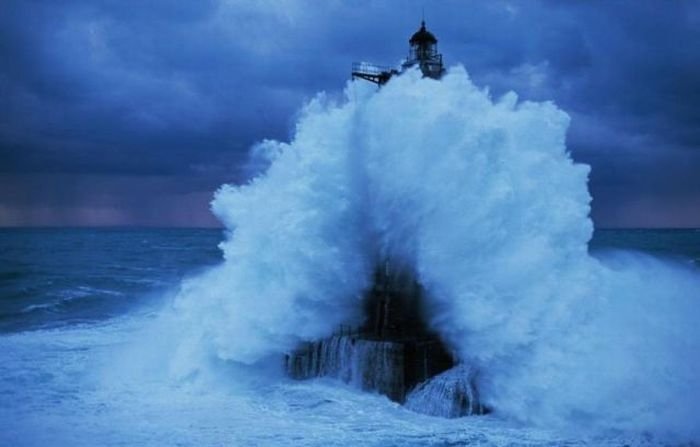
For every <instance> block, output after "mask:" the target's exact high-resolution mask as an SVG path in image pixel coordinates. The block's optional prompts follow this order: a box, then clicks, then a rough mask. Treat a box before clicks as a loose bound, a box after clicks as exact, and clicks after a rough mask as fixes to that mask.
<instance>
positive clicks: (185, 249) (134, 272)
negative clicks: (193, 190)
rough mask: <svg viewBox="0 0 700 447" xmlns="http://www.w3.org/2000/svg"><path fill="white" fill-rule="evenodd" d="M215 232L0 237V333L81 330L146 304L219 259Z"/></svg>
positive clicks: (19, 232)
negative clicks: (63, 327) (57, 328)
mask: <svg viewBox="0 0 700 447" xmlns="http://www.w3.org/2000/svg"><path fill="white" fill-rule="evenodd" d="M222 237H223V236H222V231H221V230H202V229H4V230H0V332H13V331H21V330H27V329H34V328H49V327H53V326H61V325H71V324H79V323H87V322H91V321H96V320H103V319H108V318H110V317H114V316H117V315H121V314H123V313H125V312H129V311H131V310H134V309H138V308H139V307H141V306H145V305H148V304H149V302H150V301H149V298H151V297H153V295H154V294H159V293H163V292H164V291H166V290H168V289H170V288H173V287H176V286H177V285H178V284H179V282H180V280H181V279H182V278H183V277H185V276H186V275H191V274H195V273H196V272H197V271H199V270H201V269H203V268H206V267H207V266H211V265H213V264H215V263H217V262H219V261H220V260H221V253H220V251H219V250H218V248H217V244H218V243H219V242H220V241H221V239H222Z"/></svg>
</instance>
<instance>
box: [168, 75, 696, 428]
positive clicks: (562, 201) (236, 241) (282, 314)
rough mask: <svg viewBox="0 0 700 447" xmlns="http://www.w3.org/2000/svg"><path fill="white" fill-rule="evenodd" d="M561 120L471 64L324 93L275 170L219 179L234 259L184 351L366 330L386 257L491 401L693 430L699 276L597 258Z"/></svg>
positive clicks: (263, 346)
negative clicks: (482, 77) (366, 300)
mask: <svg viewBox="0 0 700 447" xmlns="http://www.w3.org/2000/svg"><path fill="white" fill-rule="evenodd" d="M568 121H569V118H568V116H567V115H566V114H565V113H563V112H562V111H561V110H559V109H557V108H556V106H554V105H553V104H551V103H531V102H518V100H517V97H516V95H515V94H514V93H509V94H507V95H505V96H503V97H502V98H500V99H497V100H495V101H494V100H492V98H491V97H490V96H489V93H488V91H485V90H480V89H478V88H477V87H475V86H474V85H473V84H472V83H471V81H470V80H469V78H468V76H467V74H466V72H465V71H464V69H463V68H461V67H456V68H452V69H451V70H450V71H449V72H448V73H447V74H446V75H445V76H444V77H443V78H442V80H441V81H435V80H431V79H423V78H421V76H420V74H419V73H418V72H417V71H409V72H407V73H405V74H403V75H401V76H399V77H396V78H395V79H392V80H391V82H389V83H388V84H387V85H386V86H384V87H383V88H382V89H380V90H378V91H376V92H375V91H373V90H372V89H371V88H367V87H366V86H362V85H360V84H357V83H351V84H349V86H348V88H347V89H346V99H345V100H344V101H340V102H334V101H331V100H329V99H328V98H326V97H325V96H324V95H320V96H319V97H317V98H316V99H314V100H313V101H311V103H310V104H309V105H308V106H307V107H306V108H305V109H304V110H303V112H302V113H301V114H300V118H299V121H298V124H297V128H296V132H295V135H294V137H293V139H292V141H291V142H289V143H279V142H266V143H264V145H265V150H264V151H261V152H264V153H266V154H268V155H269V156H270V159H269V163H270V164H269V168H268V169H267V170H266V172H265V173H263V174H261V175H260V176H258V177H255V178H254V179H253V180H252V181H251V182H249V183H248V184H246V185H243V186H238V187H234V186H224V187H222V188H221V189H220V190H219V191H218V193H217V195H216V198H215V200H214V202H213V210H214V212H215V213H216V214H217V216H219V218H220V219H221V220H222V222H223V223H224V224H225V225H226V226H227V228H228V229H229V231H230V235H229V237H228V239H227V241H225V242H224V243H222V245H221V247H222V249H223V251H224V256H225V258H226V260H225V262H224V264H223V265H221V266H220V267H218V268H216V269H214V270H213V271H211V272H209V273H208V274H206V275H204V276H202V277H200V278H197V279H194V280H191V281H189V282H187V283H186V284H184V285H183V288H182V291H181V293H180V295H179V297H178V298H177V299H176V302H175V307H176V309H177V311H178V313H179V318H180V326H181V327H182V330H181V332H182V334H181V335H182V342H181V346H182V347H181V349H180V350H179V354H178V356H177V361H178V362H180V363H179V364H180V365H189V366H190V368H193V369H196V368H197V366H198V363H197V361H195V360H192V358H193V357H192V356H200V355H210V356H214V357H217V358H222V359H227V360H232V361H235V362H242V363H248V364H254V363H256V362H259V361H261V360H263V359H266V358H269V357H270V356H274V355H281V354H284V353H288V352H290V351H291V350H292V349H294V347H295V346H297V344H298V343H299V342H303V341H312V340H316V339H319V338H323V337H326V336H329V335H330V334H331V333H332V332H333V330H334V329H335V328H336V327H337V326H338V325H339V324H357V323H358V322H360V321H361V318H362V316H361V314H360V311H361V305H360V297H361V296H362V293H363V291H364V290H365V289H366V288H367V287H368V285H369V281H370V279H371V278H370V276H371V273H372V270H373V268H374V267H375V265H376V263H377V262H378V260H380V259H392V260H395V262H399V263H403V264H405V265H408V266H411V268H412V269H413V270H414V271H416V272H417V273H418V276H419V280H420V282H421V283H422V285H423V286H424V288H425V289H426V291H427V299H428V303H427V304H428V309H429V313H428V315H427V319H428V321H429V323H430V324H431V326H432V327H433V329H435V330H437V331H438V332H439V333H440V335H441V336H442V337H443V339H444V340H445V341H446V342H448V343H449V344H450V346H451V348H452V349H453V350H454V351H455V352H456V353H457V354H458V356H459V357H460V360H462V361H464V362H467V363H469V364H471V365H474V366H475V367H477V368H478V369H479V371H480V373H479V376H478V383H477V385H478V387H479V390H480V392H481V396H480V397H481V400H482V401H483V402H485V403H486V404H487V405H488V406H489V407H490V408H492V409H493V410H494V412H495V413H496V414H497V415H502V416H504V417H511V418H516V419H519V420H523V421H530V422H533V423H537V424H542V425H546V426H550V425H563V426H568V427H577V426H580V427H598V428H613V429H631V430H648V431H653V432H657V433H673V434H676V435H681V436H684V437H686V438H688V437H690V438H692V437H698V436H700V433H698V430H699V428H698V424H697V418H696V415H697V414H700V398H698V397H697V396H699V395H700V378H699V376H698V374H697V371H700V330H699V329H697V327H696V324H695V322H696V321H697V320H698V317H699V316H700V300H699V298H698V291H700V275H699V274H698V271H697V269H694V270H693V269H687V268H680V267H679V266H673V265H669V264H665V263H662V262H660V261H656V260H651V259H640V258H639V257H635V256H630V257H628V258H627V259H623V260H616V261H615V262H609V261H607V260H606V259H602V260H597V259H594V258H592V257H591V256H589V254H588V251H587V243H588V241H589V239H590V237H591V233H592V223H591V221H590V219H589V218H588V214H589V202H590V196H589V194H588V191H587V176H588V172H589V169H588V167H587V166H585V165H581V164H575V163H573V161H572V160H571V158H570V156H569V154H568V152H567V149H566V146H565V135H566V129H567V126H568ZM202 353H204V354H202ZM195 358H196V357H195ZM183 359H184V360H183Z"/></svg>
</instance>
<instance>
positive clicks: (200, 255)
mask: <svg viewBox="0 0 700 447" xmlns="http://www.w3.org/2000/svg"><path fill="white" fill-rule="evenodd" d="M222 239H223V232H222V231H221V230H203V229H4V230H0V446H20V445H31V446H35V445H59V446H64V445H71V446H72V445H192V446H194V445H197V446H200V445H234V446H235V445H551V446H554V445H624V444H625V443H626V442H627V440H626V438H624V436H623V437H622V438H621V437H619V436H617V435H615V436H611V437H603V438H589V437H585V436H577V435H570V434H560V433H552V432H548V431H546V430H545V431H542V430H535V429H530V428H522V427H518V426H514V425H510V424H507V423H504V422H502V421H500V420H498V419H491V418H488V417H487V418H482V419H478V418H477V419H473V420H471V421H469V422H460V421H454V420H441V419H437V418H430V417H425V416H420V415H417V414H413V413H411V412H408V411H407V410H404V409H403V408H401V407H397V406H396V405H395V404H393V403H391V402H389V401H387V400H386V399H384V398H382V397H380V396H373V395H367V394H363V393H359V392H356V391H354V390H348V389H346V388H343V387H341V386H336V385H328V384H327V383H325V382H314V383H312V384H309V385H302V384H293V383H292V384H290V383H286V384H283V385H280V386H273V387H268V388H264V389H263V390H262V391H258V392H256V393H255V394H253V395H249V394H245V393H242V394H241V393H237V392H234V391H232V387H233V386H234V385H232V383H233V382H236V381H235V380H233V379H230V376H227V377H228V378H226V379H224V380H220V378H218V377H217V379H216V383H223V385H221V388H220V389H219V390H217V391H216V392H214V391H212V387H211V386H210V385H208V386H207V387H205V389H202V388H198V387H197V386H196V385H195V384H192V383H190V382H188V381H185V382H182V381H179V382H176V383H175V384H171V383H169V382H168V383H166V382H165V381H159V380H156V379H153V380H152V381H150V382H149V381H145V380H143V379H141V378H140V376H139V378H138V379H133V377H136V376H135V374H136V373H135V372H134V370H135V369H138V368H139V367H140V365H142V364H149V365H151V366H149V368H151V369H149V371H148V373H149V374H151V375H150V376H149V377H160V376H159V375H158V374H159V373H160V371H156V373H158V374H156V373H153V371H152V370H158V369H160V366H159V365H161V364H162V363H165V362H164V361H160V360H158V361H154V362H150V359H152V358H157V355H158V351H159V347H158V346H160V345H159V344H158V343H154V339H157V338H158V337H159V335H158V333H157V331H156V332H155V333H154V332H147V331H146V332H143V331H142V329H141V327H142V326H144V325H145V324H146V322H148V321H151V320H153V319H155V316H156V315H157V314H158V312H159V309H162V308H163V307H164V306H165V307H167V306H168V300H169V298H168V297H169V296H172V295H173V294H174V293H175V292H176V291H177V289H178V287H180V284H181V281H182V280H183V278H187V277H188V276H191V275H196V274H198V273H200V272H202V271H204V270H206V269H207V268H208V267H211V266H214V265H216V264H218V263H220V262H221V260H222V255H221V253H220V251H219V250H218V248H217V244H218V243H219V242H220V241H221V240H222ZM618 249H624V250H634V251H640V252H645V253H650V254H653V255H654V256H660V257H666V258H673V259H674V260H676V261H680V262H683V263H689V264H690V263H692V264H695V265H700V230H599V231H597V232H596V234H595V237H594V240H593V241H592V243H591V244H590V250H591V252H592V253H593V254H594V255H596V254H597V253H604V252H606V251H611V250H618ZM134 334H137V335H134ZM155 341H158V340H155ZM133 345H136V346H138V347H139V350H136V351H134V349H131V348H130V349H129V350H128V354H124V350H125V348H124V347H125V346H133ZM118 353H119V354H118ZM115 359H119V360H115ZM124 359H126V360H124ZM147 360H148V361H147ZM149 362H150V363H149ZM163 369H165V366H163ZM127 377H131V378H132V379H133V380H132V379H128V380H127ZM229 379H230V381H231V382H232V383H229ZM261 395H262V396H264V398H262V399H261V398H260V396H261ZM465 424H466V425H465ZM365 431H366V432H367V433H372V438H371V440H372V442H369V439H370V438H366V437H365V435H363V432H365ZM329 440H333V441H332V442H331V441H329ZM630 442H631V443H632V444H635V445H647V444H645V442H644V438H641V441H640V439H634V440H632V441H630ZM652 444H654V443H653V442H651V441H649V443H648V445H652Z"/></svg>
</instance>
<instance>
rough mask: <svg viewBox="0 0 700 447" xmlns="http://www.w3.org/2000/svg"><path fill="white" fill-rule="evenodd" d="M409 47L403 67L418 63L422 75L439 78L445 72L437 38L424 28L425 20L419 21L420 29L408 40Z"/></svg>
mask: <svg viewBox="0 0 700 447" xmlns="http://www.w3.org/2000/svg"><path fill="white" fill-rule="evenodd" d="M408 43H409V44H410V49H409V51H408V58H407V59H406V61H405V62H404V63H403V65H402V67H403V68H404V69H407V68H410V67H413V66H415V65H418V66H419V67H420V69H421V71H422V72H423V75H424V76H427V77H429V78H433V79H439V78H440V76H442V74H443V73H444V72H445V68H444V67H443V66H442V54H440V53H438V47H437V43H438V41H437V39H436V38H435V36H434V35H433V33H431V32H430V31H428V30H427V29H426V28H425V20H423V21H421V23H420V29H419V30H418V31H416V32H415V33H414V34H413V36H411V39H410V40H409V41H408Z"/></svg>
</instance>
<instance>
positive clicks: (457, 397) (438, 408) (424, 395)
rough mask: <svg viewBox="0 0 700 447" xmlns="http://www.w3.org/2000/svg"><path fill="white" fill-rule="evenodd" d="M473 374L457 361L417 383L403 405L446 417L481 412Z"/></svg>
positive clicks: (468, 368)
mask: <svg viewBox="0 0 700 447" xmlns="http://www.w3.org/2000/svg"><path fill="white" fill-rule="evenodd" d="M475 378H476V371H475V370H474V368H471V367H469V366H468V365H466V364H460V365H457V366H455V367H454V368H451V369H449V370H447V371H445V372H443V373H442V374H439V375H437V376H435V377H433V378H431V379H430V380H427V381H426V382H423V383H422V384H420V385H418V386H417V387H416V389H415V390H413V391H412V392H411V393H410V394H409V395H408V397H407V398H406V408H408V409H409V410H413V411H415V412H417V413H423V414H428V415H431V416H441V417H446V418H456V417H461V416H472V415H476V414H483V413H484V412H485V410H484V408H483V407H482V406H481V404H480V403H479V395H478V392H477V389H476V387H475V386H474V381H475Z"/></svg>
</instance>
